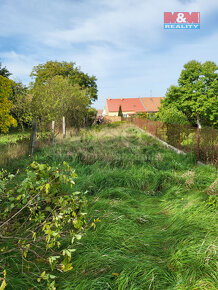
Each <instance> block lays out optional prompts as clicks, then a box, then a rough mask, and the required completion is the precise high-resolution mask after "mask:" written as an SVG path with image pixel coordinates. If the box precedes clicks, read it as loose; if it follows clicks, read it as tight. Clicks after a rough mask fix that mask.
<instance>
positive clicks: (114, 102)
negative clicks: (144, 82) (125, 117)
mask: <svg viewBox="0 0 218 290" xmlns="http://www.w3.org/2000/svg"><path fill="white" fill-rule="evenodd" d="M107 105H108V111H109V112H119V107H120V106H121V108H122V112H123V113H124V112H146V110H145V108H144V106H143V105H142V102H141V101H140V99H139V98H127V99H122V98H121V99H107Z"/></svg>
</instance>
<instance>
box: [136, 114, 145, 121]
mask: <svg viewBox="0 0 218 290" xmlns="http://www.w3.org/2000/svg"><path fill="white" fill-rule="evenodd" d="M136 117H137V118H139V119H145V120H146V119H147V113H137V115H136Z"/></svg>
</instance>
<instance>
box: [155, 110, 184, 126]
mask: <svg viewBox="0 0 218 290" xmlns="http://www.w3.org/2000/svg"><path fill="white" fill-rule="evenodd" d="M158 116H159V118H160V120H161V121H162V122H163V123H165V124H182V125H186V124H188V119H187V117H186V116H185V115H184V114H183V113H182V112H181V111H179V110H178V109H177V108H176V107H174V106H172V107H169V108H162V109H161V110H160V112H159V113H158Z"/></svg>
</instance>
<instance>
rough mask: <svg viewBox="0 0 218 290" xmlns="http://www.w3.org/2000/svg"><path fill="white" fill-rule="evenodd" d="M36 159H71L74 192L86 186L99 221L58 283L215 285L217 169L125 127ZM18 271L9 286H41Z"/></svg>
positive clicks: (85, 286)
mask: <svg viewBox="0 0 218 290" xmlns="http://www.w3.org/2000/svg"><path fill="white" fill-rule="evenodd" d="M35 160H36V161H38V162H44V163H45V162H46V163H48V164H58V163H60V162H62V161H63V160H66V161H67V162H69V164H70V165H71V166H73V167H74V168H75V169H76V172H77V174H78V179H77V181H76V185H75V188H74V189H75V191H77V190H78V191H82V192H85V191H86V192H87V193H86V195H87V198H88V202H89V204H88V210H87V213H88V215H87V219H88V220H89V219H93V218H99V219H100V220H101V222H99V223H98V224H97V228H96V230H89V231H88V232H86V234H84V236H83V238H82V239H81V240H80V241H79V243H78V244H77V246H76V247H77V251H76V252H75V255H74V257H73V260H74V261H73V265H74V269H73V270H72V271H70V272H67V273H64V274H60V273H58V272H57V273H55V275H57V276H58V280H57V289H77V290H80V289H81V290H83V289H84V290H86V289H93V290H94V289H95V290H97V289H99V290H100V289H102V290H103V289H117V290H124V289H131V290H133V289H134V290H135V289H138V290H139V289H140V290H144V289H163V290H165V289H193V290H194V289H195V290H197V289H216V265H215V262H216V250H215V244H216V230H215V210H214V206H211V205H210V202H209V200H208V194H209V193H210V194H212V192H213V191H215V190H216V189H215V187H216V186H217V184H216V182H215V179H216V177H217V173H216V170H215V168H214V167H212V166H206V167H200V166H196V165H195V162H194V160H193V158H192V157H191V156H180V155H177V154H176V153H174V152H171V151H169V150H167V149H166V148H164V147H162V146H161V145H160V144H158V143H157V141H155V140H154V139H153V138H152V137H149V136H147V135H146V134H144V133H142V132H140V131H139V130H137V129H136V128H134V127H130V128H127V127H125V126H124V127H120V128H114V129H113V128H112V129H104V130H102V131H99V132H90V133H89V132H88V133H84V135H83V136H82V137H81V138H80V139H78V138H77V139H75V140H71V139H69V140H67V141H66V142H65V143H64V144H59V145H56V146H55V147H53V148H45V149H43V150H42V151H40V152H38V153H37V154H36V155H35ZM27 163H28V160H27V159H24V160H23V161H18V162H17V163H16V161H15V162H14V164H13V166H14V167H18V165H20V166H26V165H27ZM16 271H17V270H15V269H12V270H11V273H10V271H9V273H8V275H9V276H10V275H11V280H10V284H9V287H11V289H12V288H14V289H30V288H31V287H34V288H32V289H40V288H38V286H37V283H35V282H34V281H32V280H30V278H29V277H28V275H23V276H20V274H19V273H18V272H16ZM15 272H16V273H17V275H14V274H15ZM9 289H10V288H9Z"/></svg>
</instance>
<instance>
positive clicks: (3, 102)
mask: <svg viewBox="0 0 218 290" xmlns="http://www.w3.org/2000/svg"><path fill="white" fill-rule="evenodd" d="M12 85H13V81H12V80H9V79H7V78H6V77H3V76H1V75H0V131H1V132H3V133H6V132H8V130H9V128H10V127H11V126H13V127H16V126H17V121H16V120H15V119H14V118H13V117H12V116H11V115H10V110H11V108H12V102H11V101H10V100H9V97H10V95H11V93H12Z"/></svg>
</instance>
